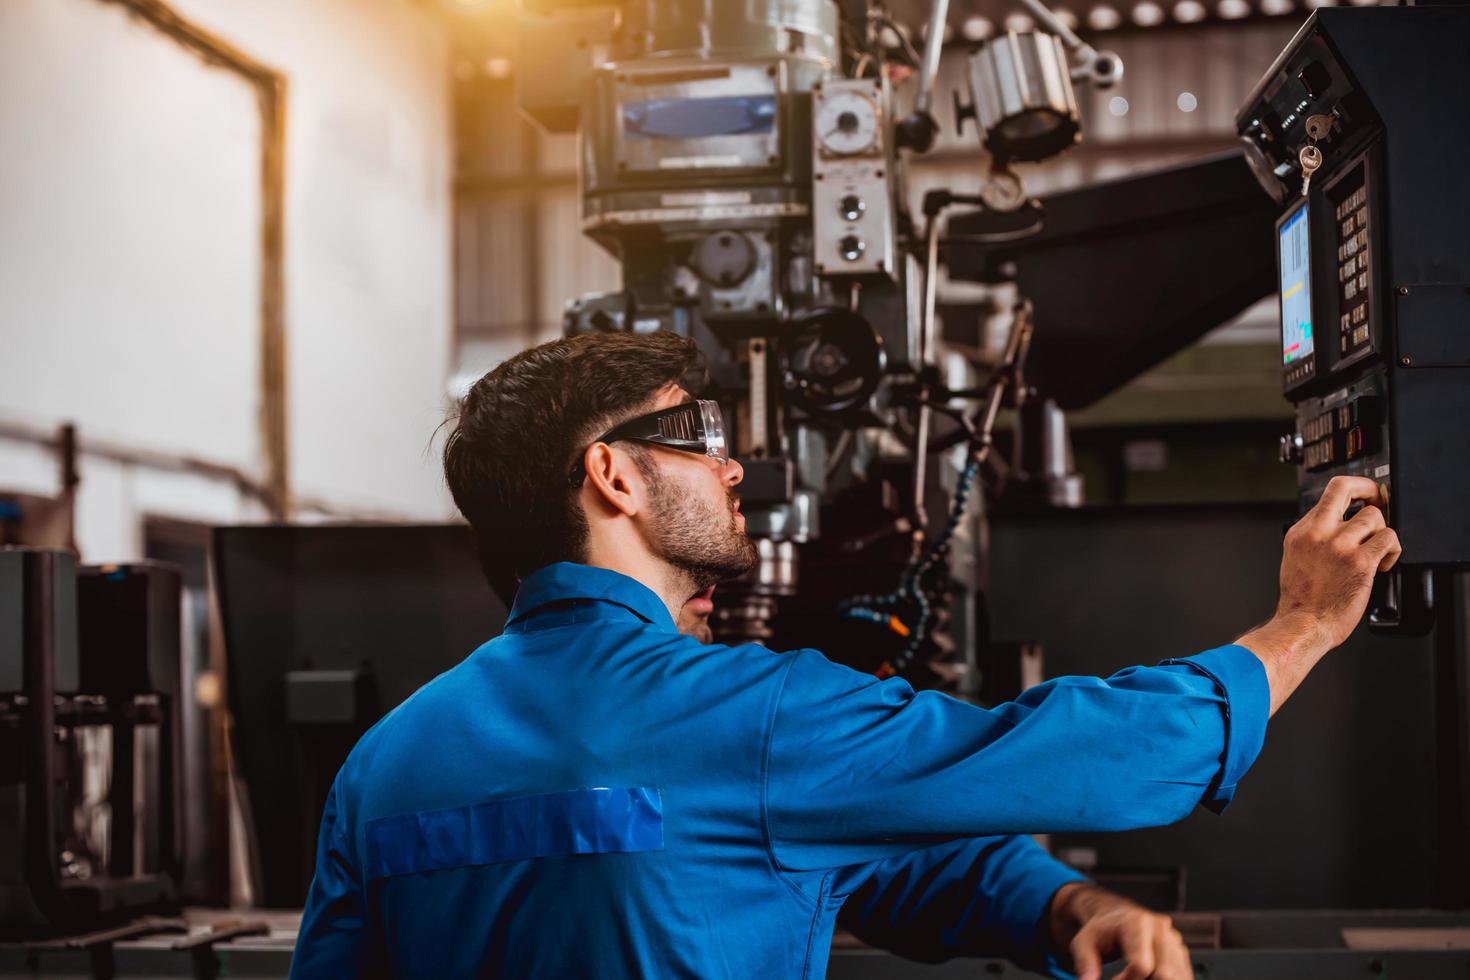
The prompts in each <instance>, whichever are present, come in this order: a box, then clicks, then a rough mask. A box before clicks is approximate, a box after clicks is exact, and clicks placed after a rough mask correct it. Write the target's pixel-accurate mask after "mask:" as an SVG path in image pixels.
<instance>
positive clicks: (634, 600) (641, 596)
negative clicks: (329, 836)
mask: <svg viewBox="0 0 1470 980" xmlns="http://www.w3.org/2000/svg"><path fill="white" fill-rule="evenodd" d="M579 599H581V600H593V601H597V602H607V603H612V604H614V605H618V606H622V607H623V608H624V609H627V610H629V611H631V612H632V613H633V614H634V615H636V616H637V617H638V618H639V619H641V620H643V621H644V622H645V623H648V624H650V625H652V626H654V627H655V628H657V629H661V630H667V631H668V632H670V633H677V632H678V629H677V628H676V627H675V626H674V620H673V618H672V617H670V616H669V607H668V606H666V605H664V603H663V600H662V599H660V598H659V597H658V596H657V595H656V594H655V593H654V591H653V590H652V589H650V588H649V587H648V586H646V585H644V584H643V583H642V582H640V581H638V580H637V579H635V578H629V577H628V576H627V575H624V574H622V573H621V572H615V571H613V570H612V569H610V568H598V567H596V566H594V565H578V564H575V563H573V562H569V561H559V562H557V563H556V564H554V565H546V566H545V567H543V568H538V569H536V570H535V571H534V572H532V573H531V574H530V575H527V576H526V577H525V578H524V579H522V580H521V587H520V589H519V590H518V591H517V592H516V600H515V603H514V605H512V606H511V610H510V618H509V619H507V620H506V624H505V625H506V627H507V630H508V631H510V632H519V631H520V630H519V629H518V630H510V629H509V627H510V626H511V625H512V624H516V623H518V622H519V625H520V629H525V628H526V625H527V624H526V623H524V622H520V621H522V620H526V619H528V618H529V617H530V616H531V615H532V614H533V613H535V612H536V610H538V609H542V608H544V607H546V606H548V605H551V604H552V603H566V602H568V601H573V600H579ZM609 611H611V610H609Z"/></svg>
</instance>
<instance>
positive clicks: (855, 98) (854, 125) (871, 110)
mask: <svg viewBox="0 0 1470 980" xmlns="http://www.w3.org/2000/svg"><path fill="white" fill-rule="evenodd" d="M816 127H817V139H819V140H820V141H821V144H822V149H823V150H825V151H826V152H827V153H829V154H832V155H834V156H851V155H854V154H859V153H867V152H869V151H871V150H872V149H873V147H874V145H875V144H876V143H877V142H878V105H877V103H875V102H874V101H873V100H872V99H870V98H868V97H867V96H866V95H863V94H862V93H860V92H837V93H835V94H833V95H830V96H828V97H826V98H824V99H823V100H822V106H821V108H820V109H818V110H817V118H816Z"/></svg>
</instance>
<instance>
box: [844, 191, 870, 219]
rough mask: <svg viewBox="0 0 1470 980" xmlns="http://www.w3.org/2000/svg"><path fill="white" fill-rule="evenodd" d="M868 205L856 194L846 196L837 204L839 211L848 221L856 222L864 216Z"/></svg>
mask: <svg viewBox="0 0 1470 980" xmlns="http://www.w3.org/2000/svg"><path fill="white" fill-rule="evenodd" d="M867 209H868V205H867V204H866V203H865V202H864V201H863V199H862V198H861V197H858V196H857V195H856V194H844V195H843V196H842V200H840V201H838V202H837V211H838V213H840V214H841V215H842V217H843V218H844V219H845V220H847V221H856V220H857V219H859V218H861V217H862V216H863V212H864V211H866V210H867Z"/></svg>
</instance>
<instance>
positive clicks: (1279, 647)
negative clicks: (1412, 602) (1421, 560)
mask: <svg viewBox="0 0 1470 980" xmlns="http://www.w3.org/2000/svg"><path fill="white" fill-rule="evenodd" d="M1381 493H1382V491H1381V490H1379V488H1378V484H1376V483H1374V482H1373V481H1372V480H1369V479H1366V478H1364V477H1356V476H1338V477H1333V478H1332V480H1331V481H1329V482H1328V484H1327V488H1326V489H1325V490H1323V491H1322V498H1321V499H1320V500H1318V501H1317V506H1315V507H1313V508H1312V509H1311V510H1309V511H1308V512H1307V513H1306V515H1305V516H1304V517H1302V519H1301V520H1299V521H1297V522H1296V523H1295V524H1294V525H1292V527H1291V530H1289V531H1287V532H1286V540H1285V545H1284V548H1283V552H1282V556H1281V598H1280V600H1279V601H1278V602H1277V605H1276V615H1275V616H1273V617H1271V619H1270V621H1269V622H1267V623H1265V624H1264V625H1262V626H1258V627H1256V628H1255V629H1253V630H1251V631H1250V632H1249V633H1247V634H1246V635H1245V636H1242V637H1241V638H1240V639H1238V640H1237V641H1236V642H1237V643H1239V644H1240V645H1241V646H1243V647H1245V648H1246V649H1248V650H1250V651H1251V652H1252V653H1254V654H1255V655H1256V656H1257V657H1259V658H1260V659H1261V662H1262V663H1263V664H1265V667H1266V677H1267V679H1268V680H1269V681H1270V684H1271V713H1272V714H1275V712H1276V709H1277V708H1279V707H1281V705H1282V703H1283V702H1284V701H1285V700H1286V699H1287V698H1288V697H1289V696H1290V695H1291V693H1292V691H1294V690H1296V687H1297V685H1298V684H1300V683H1301V681H1302V679H1303V678H1304V677H1306V676H1307V674H1308V673H1309V672H1310V671H1311V669H1312V668H1313V667H1315V666H1316V665H1317V661H1318V660H1320V659H1322V657H1323V655H1325V654H1326V653H1327V651H1329V650H1331V649H1332V648H1333V647H1336V646H1338V645H1340V644H1341V643H1342V642H1343V641H1344V640H1346V639H1347V638H1348V636H1349V635H1350V634H1351V633H1352V631H1353V630H1354V629H1355V628H1356V627H1357V625H1358V622H1359V620H1361V619H1362V618H1363V612H1364V611H1365V610H1366V609H1367V608H1368V595H1369V593H1370V592H1371V591H1372V588H1373V576H1374V574H1375V573H1377V572H1386V571H1388V570H1389V569H1390V568H1392V567H1393V566H1394V563H1395V562H1397V561H1398V560H1399V553H1400V548H1399V538H1398V535H1397V534H1395V533H1394V530H1393V528H1391V527H1389V526H1388V525H1387V523H1386V522H1385V520H1384V516H1383V511H1382V510H1381V509H1380V508H1379V506H1378V505H1379V504H1381V503H1383V500H1382V497H1381ZM1356 502H1361V503H1362V504H1363V506H1362V508H1361V509H1359V510H1358V512H1357V513H1356V514H1354V515H1353V516H1352V517H1351V518H1348V519H1344V518H1345V517H1346V514H1347V511H1348V509H1349V508H1350V507H1351V506H1352V505H1353V504H1354V503H1356Z"/></svg>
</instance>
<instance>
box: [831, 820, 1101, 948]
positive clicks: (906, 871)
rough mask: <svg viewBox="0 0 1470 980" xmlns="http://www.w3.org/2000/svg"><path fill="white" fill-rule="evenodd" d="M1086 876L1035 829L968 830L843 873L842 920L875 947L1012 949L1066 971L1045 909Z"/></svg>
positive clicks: (844, 924) (840, 920) (853, 931)
mask: <svg viewBox="0 0 1470 980" xmlns="http://www.w3.org/2000/svg"><path fill="white" fill-rule="evenodd" d="M1084 880H1085V879H1084V878H1083V877H1082V876H1081V875H1080V874H1078V873H1077V872H1075V871H1073V870H1072V869H1071V868H1068V867H1067V866H1066V865H1064V864H1061V863H1060V862H1058V861H1054V860H1052V858H1051V856H1050V855H1048V854H1047V853H1046V852H1045V851H1044V850H1042V849H1041V848H1040V847H1038V846H1037V845H1036V842H1035V841H1033V840H1032V839H1031V838H1029V837H1019V836H1012V837H968V838H964V839H961V840H957V841H952V842H950V843H948V844H940V845H938V846H936V847H930V848H926V849H924V850H922V851H914V852H912V853H909V854H901V855H899V856H897V857H891V858H888V859H887V860H885V861H879V862H877V863H875V864H868V865H859V866H858V867H856V868H852V869H845V870H844V871H843V872H841V873H839V880H838V883H837V889H838V891H839V892H840V891H843V890H848V889H850V890H851V894H850V895H849V896H848V898H847V901H846V902H844V903H843V906H842V911H841V912H840V913H839V915H838V922H839V923H841V925H842V926H843V927H844V928H845V929H847V930H848V931H850V932H851V933H852V934H853V935H855V936H857V937H858V938H859V939H861V940H862V941H863V942H865V943H867V944H868V945H870V946H877V947H879V948H881V949H887V950H890V951H892V952H894V953H897V954H899V955H900V956H906V957H908V958H909V959H913V960H922V961H924V962H927V963H937V962H939V961H941V960H947V959H950V958H951V957H955V956H1004V957H1006V958H1007V959H1010V960H1012V961H1014V962H1015V963H1017V964H1019V965H1020V966H1022V967H1024V968H1027V969H1032V970H1040V971H1043V972H1047V973H1050V974H1051V975H1053V976H1066V975H1067V974H1065V973H1063V972H1061V971H1060V970H1059V968H1058V963H1057V961H1056V960H1055V959H1054V958H1053V956H1052V953H1051V950H1050V949H1049V948H1048V946H1049V943H1048V939H1049V937H1048V934H1047V930H1046V928H1045V927H1044V923H1043V921H1042V920H1043V918H1044V917H1045V916H1046V914H1047V910H1048V908H1049V906H1050V904H1051V898H1052V896H1053V895H1055V894H1056V892H1057V889H1058V888H1061V887H1062V886H1063V885H1065V884H1067V883H1068V882H1072V881H1084Z"/></svg>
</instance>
